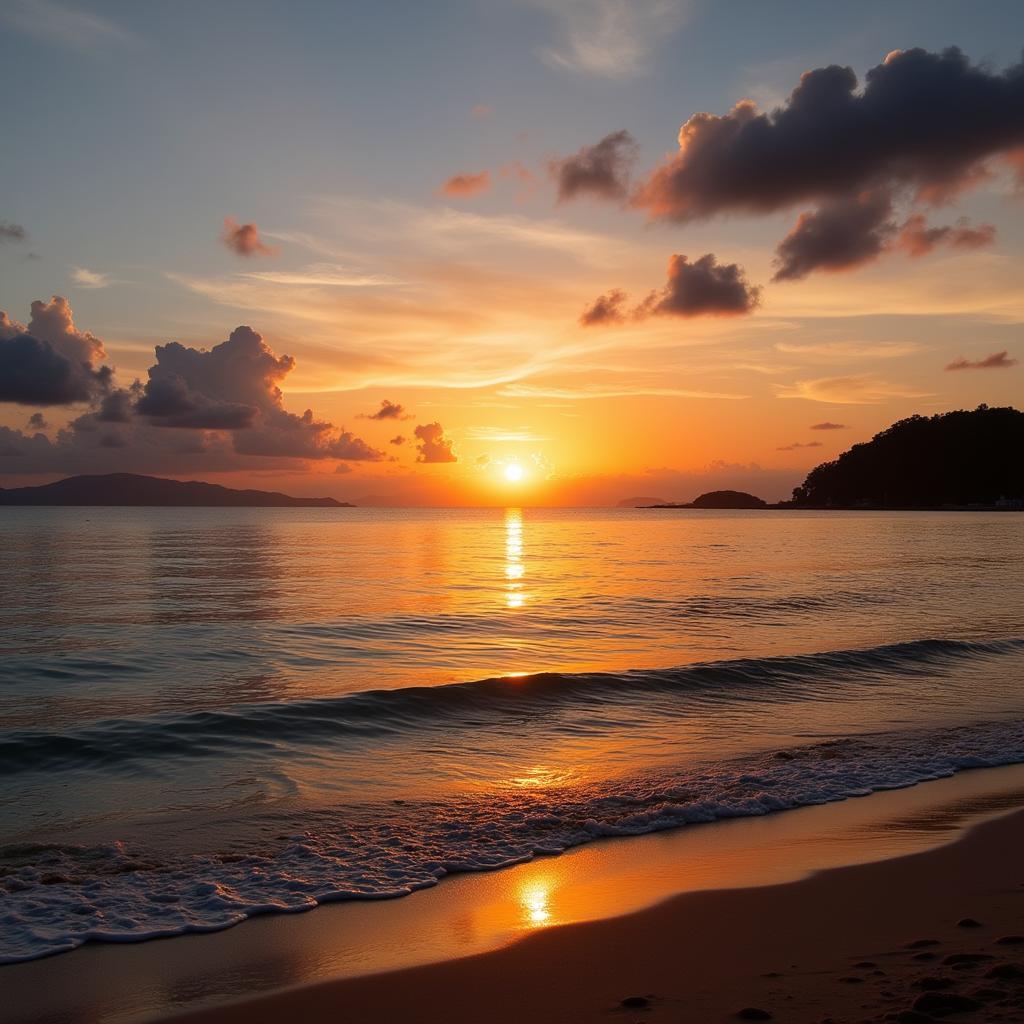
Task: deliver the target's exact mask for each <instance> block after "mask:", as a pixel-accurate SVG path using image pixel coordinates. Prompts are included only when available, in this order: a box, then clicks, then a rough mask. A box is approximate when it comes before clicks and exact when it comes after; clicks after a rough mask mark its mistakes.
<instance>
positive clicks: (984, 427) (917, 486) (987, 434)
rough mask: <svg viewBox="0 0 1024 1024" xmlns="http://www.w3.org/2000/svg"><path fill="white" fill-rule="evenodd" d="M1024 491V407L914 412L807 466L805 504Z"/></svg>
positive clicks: (989, 496) (909, 504)
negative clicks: (812, 466)
mask: <svg viewBox="0 0 1024 1024" xmlns="http://www.w3.org/2000/svg"><path fill="white" fill-rule="evenodd" d="M1022 497H1024V413H1022V412H1020V411H1018V410H1017V409H1013V408H1009V407H1006V408H993V409H990V408H989V407H988V406H987V405H980V406H978V408H977V409H975V410H973V411H972V412H968V411H965V410H958V411H956V412H947V413H939V414H937V415H935V416H911V417H910V418H909V419H905V420H900V421H899V422H898V423H894V424H893V425H892V426H891V427H889V428H887V429H886V430H883V431H882V432H881V433H880V434H876V435H875V436H874V437H873V438H872V439H871V440H870V441H867V442H865V443H864V444H855V445H854V446H853V447H852V448H851V449H850V450H849V451H846V452H843V454H842V455H840V456H839V458H837V459H835V460H833V461H832V462H824V463H822V464H821V465H820V466H817V467H816V468H815V469H812V470H811V472H810V473H808V474H807V479H806V480H804V482H803V483H802V484H801V485H800V486H799V487H797V488H795V489H794V491H793V506H795V507H802V508H927V507H931V508H936V507H941V506H943V505H957V506H966V505H993V504H995V503H996V502H997V501H999V500H1000V499H1019V498H1022Z"/></svg>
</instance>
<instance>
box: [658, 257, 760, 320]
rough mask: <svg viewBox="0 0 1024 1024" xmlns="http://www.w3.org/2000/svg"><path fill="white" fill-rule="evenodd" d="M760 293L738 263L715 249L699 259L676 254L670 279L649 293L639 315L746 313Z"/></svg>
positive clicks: (755, 303) (671, 267)
mask: <svg viewBox="0 0 1024 1024" xmlns="http://www.w3.org/2000/svg"><path fill="white" fill-rule="evenodd" d="M760 293H761V290H760V288H755V287H753V286H752V285H750V284H749V283H748V281H747V279H746V277H745V276H744V274H743V270H742V269H741V268H740V267H739V266H738V265H737V264H735V263H718V262H717V261H716V260H715V257H714V254H713V253H710V252H709V253H706V254H705V255H703V256H701V258H700V259H699V260H697V261H696V262H695V263H690V262H689V261H688V260H687V258H686V257H685V256H678V255H676V256H672V257H671V258H670V259H669V261H668V283H667V284H666V285H665V287H664V289H663V290H662V291H660V292H652V293H651V294H650V295H649V296H648V297H647V299H646V300H645V301H644V303H643V305H642V306H641V307H640V308H639V310H638V315H641V316H643V315H648V314H654V315H660V316H684V317H692V316H742V315H744V314H747V313H752V312H753V311H754V309H756V308H757V305H758V303H759V302H760Z"/></svg>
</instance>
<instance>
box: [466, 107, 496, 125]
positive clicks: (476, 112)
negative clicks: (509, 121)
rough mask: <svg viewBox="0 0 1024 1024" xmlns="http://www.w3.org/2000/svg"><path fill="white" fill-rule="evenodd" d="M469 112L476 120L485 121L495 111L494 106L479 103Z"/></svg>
mask: <svg viewBox="0 0 1024 1024" xmlns="http://www.w3.org/2000/svg"><path fill="white" fill-rule="evenodd" d="M469 113H470V116H471V117H474V118H476V120H478V121H483V120H485V119H486V118H488V117H490V116H491V115H492V114H493V113H494V107H490V106H488V105H487V104H486V103H477V104H476V106H474V107H472V108H471V109H470V111H469Z"/></svg>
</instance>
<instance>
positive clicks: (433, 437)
mask: <svg viewBox="0 0 1024 1024" xmlns="http://www.w3.org/2000/svg"><path fill="white" fill-rule="evenodd" d="M413 433H414V434H415V435H416V437H418V438H419V444H417V445H416V450H417V451H418V452H419V453H420V454H419V457H418V458H417V460H416V461H417V462H458V461H459V460H458V457H457V456H456V455H455V453H454V452H453V451H452V442H451V440H450V439H449V438H446V437H445V436H444V428H443V427H442V426H441V424H440V423H426V424H423V425H421V426H418V427H417V428H416V429H415V430H414V431H413Z"/></svg>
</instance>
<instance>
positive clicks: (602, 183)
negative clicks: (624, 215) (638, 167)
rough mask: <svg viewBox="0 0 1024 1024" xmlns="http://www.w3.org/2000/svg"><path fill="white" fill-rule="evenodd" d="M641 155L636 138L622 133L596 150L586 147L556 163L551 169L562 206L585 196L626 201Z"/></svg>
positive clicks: (603, 142) (553, 162) (595, 146)
mask: <svg viewBox="0 0 1024 1024" xmlns="http://www.w3.org/2000/svg"><path fill="white" fill-rule="evenodd" d="M637 152H638V149H637V144H636V140H635V139H634V138H633V136H632V135H630V134H629V132H627V131H618V132H613V133H612V134H611V135H606V136H605V137H604V138H603V139H601V141H600V142H598V143H595V144H594V145H593V146H583V147H582V148H581V149H580V150H579V151H578V152H577V153H576V154H575V155H573V156H569V157H565V158H564V159H561V160H553V161H552V162H551V164H550V168H551V174H552V176H553V177H554V179H555V181H556V182H557V183H558V200H559V202H565V201H566V200H568V199H576V198H577V197H579V196H581V195H589V196H593V197H596V198H598V199H625V198H626V195H627V192H628V188H629V174H630V169H631V168H632V165H633V163H634V162H635V161H636V157H637Z"/></svg>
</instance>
